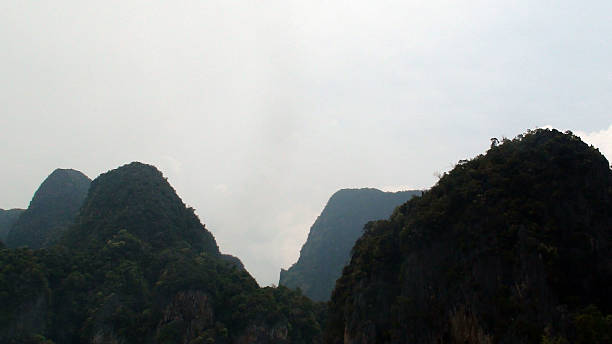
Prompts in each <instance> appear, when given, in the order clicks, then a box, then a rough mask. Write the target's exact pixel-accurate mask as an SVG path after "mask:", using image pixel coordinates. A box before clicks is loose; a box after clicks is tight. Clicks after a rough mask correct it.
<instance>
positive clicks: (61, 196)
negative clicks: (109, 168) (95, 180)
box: [6, 169, 91, 248]
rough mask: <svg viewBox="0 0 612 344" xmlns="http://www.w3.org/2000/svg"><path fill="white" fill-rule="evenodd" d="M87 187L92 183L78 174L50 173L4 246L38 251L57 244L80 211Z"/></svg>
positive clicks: (68, 170)
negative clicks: (24, 247) (27, 247)
mask: <svg viewBox="0 0 612 344" xmlns="http://www.w3.org/2000/svg"><path fill="white" fill-rule="evenodd" d="M89 183H91V180H90V179H89V178H87V176H85V175H84V174H83V173H81V172H79V171H75V170H70V169H57V170H55V171H53V173H51V174H50V175H49V176H48V177H47V179H45V181H44V182H43V183H42V184H41V185H40V187H39V188H38V190H36V193H35V194H34V197H33V198H32V201H31V202H30V206H29V207H28V209H27V210H26V211H25V212H24V213H23V214H22V215H21V216H20V217H19V219H18V220H17V222H16V223H15V224H14V225H13V227H12V228H11V230H10V232H9V233H8V236H7V239H6V245H7V246H8V247H19V246H29V247H30V248H40V247H46V246H49V245H50V244H53V243H54V242H56V241H57V240H58V239H59V238H60V237H61V235H62V233H63V232H64V231H65V230H66V228H67V227H68V226H69V225H70V224H72V221H73V220H74V218H75V216H76V215H77V213H78V211H79V208H81V205H82V204H83V200H84V199H85V197H86V196H87V190H88V189H89Z"/></svg>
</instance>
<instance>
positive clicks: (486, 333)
mask: <svg viewBox="0 0 612 344" xmlns="http://www.w3.org/2000/svg"><path fill="white" fill-rule="evenodd" d="M611 244H612V172H611V170H610V166H609V162H608V161H607V160H606V159H605V158H604V156H603V155H601V154H600V153H599V151H597V150H596V149H594V148H592V147H589V146H588V145H586V144H585V143H583V142H582V141H581V140H580V139H579V138H578V137H576V136H574V135H572V134H571V133H567V134H563V133H560V132H558V131H556V130H537V131H534V132H529V133H527V134H526V135H521V136H519V137H517V138H516V139H514V140H511V141H510V140H504V142H503V143H502V144H499V145H498V144H496V142H495V141H494V142H493V145H492V147H491V149H490V150H489V151H488V152H487V154H486V155H480V156H478V157H476V158H474V159H472V160H469V161H461V162H460V163H459V164H458V165H457V166H456V167H455V168H454V169H453V170H452V171H450V172H449V173H448V174H445V175H444V176H443V177H442V178H441V179H440V180H439V182H438V183H437V185H436V186H434V187H433V188H432V189H431V190H429V191H427V192H425V193H424V194H423V196H422V197H415V198H413V199H412V200H410V201H409V202H407V203H406V204H404V205H402V206H401V207H398V209H397V210H396V211H395V212H394V214H393V215H392V216H391V218H390V219H389V220H387V221H377V222H372V223H370V224H369V225H368V226H367V229H366V231H365V234H364V235H363V236H362V237H361V238H360V239H359V240H358V241H357V243H356V244H355V247H354V248H353V255H352V259H351V262H350V264H349V265H348V266H347V267H346V268H345V269H344V271H343V274H342V277H341V278H340V279H339V280H338V283H337V285H336V288H335V290H334V292H333V296H332V301H331V305H330V307H331V313H330V318H329V323H328V324H329V326H328V330H327V334H326V342H328V343H610V342H612V316H611V315H610V314H612V293H610V288H611V287H612V247H611Z"/></svg>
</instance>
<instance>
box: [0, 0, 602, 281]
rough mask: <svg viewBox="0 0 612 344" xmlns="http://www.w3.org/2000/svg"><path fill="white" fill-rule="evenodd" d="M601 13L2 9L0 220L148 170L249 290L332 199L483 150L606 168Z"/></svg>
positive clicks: (5, 4) (89, 6) (591, 6)
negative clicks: (540, 150)
mask: <svg viewBox="0 0 612 344" xmlns="http://www.w3.org/2000/svg"><path fill="white" fill-rule="evenodd" d="M611 13H612V2H611V1H609V0H604V1H588V2H579V1H560V0H556V1H533V0H516V1H503V2H502V1H432V0H428V1H397V2H395V1H355V0H353V1H315V0H309V1H288V0H279V1H204V0H199V1H190V0H185V1H155V0H153V1H152V0H148V1H128V0H121V1H114V0H106V1H80V0H78V1H77V0H74V1H62V0H57V1H27V0H24V1H14V0H0V47H1V48H0V104H1V107H0V156H1V157H2V168H0V190H1V192H0V208H13V207H21V208H23V207H27V205H28V203H29V201H30V199H31V197H32V195H33V193H34V191H35V190H36V189H37V187H38V186H39V185H40V183H41V182H42V180H43V179H44V178H45V177H46V176H47V175H48V174H50V173H51V172H52V171H53V169H55V168H58V167H61V168H74V169H78V170H80V171H82V172H84V173H85V174H87V175H88V176H89V177H90V178H95V177H96V176H97V175H99V174H100V173H102V172H105V171H107V170H110V169H113V168H116V167H118V166H120V165H123V164H125V163H129V162H131V161H142V162H146V163H151V164H154V165H156V166H157V167H158V168H159V169H160V170H162V172H163V173H164V174H165V175H166V176H167V177H168V179H169V181H170V182H171V183H172V185H173V186H174V187H175V189H176V190H177V192H178V193H179V195H180V196H181V197H182V199H183V200H184V202H185V203H187V204H188V205H190V206H193V207H194V208H195V209H196V212H197V213H198V215H199V216H200V218H201V219H202V221H203V222H204V223H205V224H206V226H207V227H208V228H209V229H210V230H211V231H212V232H213V234H214V235H215V237H216V238H217V241H218V243H219V246H220V247H221V249H222V251H224V252H227V253H231V254H234V255H236V256H238V257H239V258H241V259H242V261H243V262H244V263H245V265H246V267H247V269H248V270H249V271H250V272H251V273H252V274H253V275H254V276H255V277H256V278H257V280H258V282H259V283H260V284H261V285H269V284H271V283H275V284H276V283H278V275H279V270H280V268H281V267H284V268H287V267H288V266H290V265H291V264H292V263H293V262H295V260H296V259H297V257H298V255H299V249H300V247H301V245H302V244H303V242H304V241H305V239H306V236H307V233H308V230H309V227H310V226H311V225H312V223H313V222H314V221H315V219H316V216H317V215H318V214H319V213H320V212H321V210H322V209H323V207H324V205H325V203H326V201H327V199H328V198H329V197H330V196H331V194H332V193H334V192H335V191H336V190H338V189H340V188H347V187H378V188H384V189H388V190H395V189H407V188H428V187H430V186H431V185H432V184H433V183H434V182H435V180H436V178H435V176H434V174H435V173H436V172H443V171H446V170H449V169H450V168H451V167H452V164H453V163H455V162H456V161H458V160H460V159H465V158H471V157H473V156H475V155H477V154H479V153H482V152H484V151H485V150H486V149H487V148H488V146H489V144H490V141H489V139H490V138H491V137H500V138H501V137H502V136H507V137H510V138H512V137H514V136H516V135H517V134H520V133H522V132H524V131H525V130H526V129H528V128H536V127H542V126H552V127H555V128H559V129H561V130H567V129H569V130H572V131H574V132H577V133H578V134H580V135H582V136H583V137H584V138H585V139H587V140H588V141H589V142H590V143H592V144H595V145H596V146H597V147H600V149H601V150H602V151H604V152H605V154H606V155H607V157H608V159H610V157H612V42H611V39H612V20H610V14H611Z"/></svg>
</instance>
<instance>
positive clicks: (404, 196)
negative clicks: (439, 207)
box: [279, 189, 421, 301]
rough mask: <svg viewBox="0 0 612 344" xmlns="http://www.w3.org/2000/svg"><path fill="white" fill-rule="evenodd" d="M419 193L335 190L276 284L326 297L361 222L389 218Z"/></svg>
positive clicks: (361, 229)
mask: <svg viewBox="0 0 612 344" xmlns="http://www.w3.org/2000/svg"><path fill="white" fill-rule="evenodd" d="M420 194H421V191H402V192H382V191H380V190H377V189H343V190H340V191H337V192H336V193H334V194H333V195H332V197H331V198H330V199H329V201H328V202H327V205H326V206H325V208H324V209H323V212H322V213H321V215H320V216H319V217H318V218H317V220H316V221H315V223H314V224H313V225H312V227H311V228H310V233H309V234H308V239H307V240H306V243H305V244H304V246H303V247H302V250H301V251H300V258H299V260H298V261H297V263H295V264H293V265H292V266H291V267H290V268H289V270H286V271H285V270H281V274H280V281H279V285H284V286H287V287H289V288H294V289H295V288H300V289H301V290H302V292H303V293H304V295H306V296H308V297H310V298H311V299H313V300H317V301H328V300H329V298H330V297H331V292H332V290H333V288H334V285H335V284H336V280H337V279H338V277H340V275H341V274H342V268H343V267H344V266H345V265H346V264H347V263H348V261H349V259H350V252H351V248H352V247H353V245H354V244H355V241H356V240H357V238H359V237H360V236H361V234H362V231H363V227H364V225H365V224H366V223H368V222H369V221H373V220H380V219H385V218H388V217H389V215H391V213H392V212H393V209H395V207H397V206H398V205H400V204H402V203H404V202H406V201H407V200H409V199H410V198H411V197H412V196H415V195H420Z"/></svg>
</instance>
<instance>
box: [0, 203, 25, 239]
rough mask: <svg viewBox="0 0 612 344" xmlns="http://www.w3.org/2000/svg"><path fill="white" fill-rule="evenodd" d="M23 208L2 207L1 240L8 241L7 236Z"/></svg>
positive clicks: (0, 218)
mask: <svg viewBox="0 0 612 344" xmlns="http://www.w3.org/2000/svg"><path fill="white" fill-rule="evenodd" d="M21 213H23V209H9V210H4V209H0V241H2V242H4V241H6V237H7V235H8V233H9V231H10V230H11V228H12V227H13V225H14V224H15V222H17V219H18V218H19V216H20V215H21Z"/></svg>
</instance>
